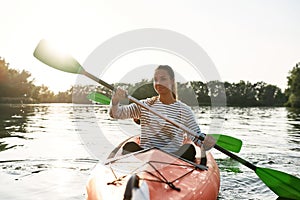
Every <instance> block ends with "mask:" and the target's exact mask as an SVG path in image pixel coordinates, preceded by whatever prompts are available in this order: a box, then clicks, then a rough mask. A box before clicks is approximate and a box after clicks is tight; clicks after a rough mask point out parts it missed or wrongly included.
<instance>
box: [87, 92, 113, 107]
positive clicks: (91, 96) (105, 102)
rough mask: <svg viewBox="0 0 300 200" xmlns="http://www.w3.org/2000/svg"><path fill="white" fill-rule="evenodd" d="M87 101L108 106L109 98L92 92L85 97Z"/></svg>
mask: <svg viewBox="0 0 300 200" xmlns="http://www.w3.org/2000/svg"><path fill="white" fill-rule="evenodd" d="M87 98H88V99H90V100H92V101H95V102H97V103H100V104H103V105H109V104H110V98H108V97H107V96H105V95H103V94H101V93H97V92H92V93H90V94H89V95H88V96H87Z"/></svg>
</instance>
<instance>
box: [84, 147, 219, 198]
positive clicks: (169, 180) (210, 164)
mask: <svg viewBox="0 0 300 200" xmlns="http://www.w3.org/2000/svg"><path fill="white" fill-rule="evenodd" d="M121 147H122V145H120V146H119V147H117V148H116V149H115V150H114V151H113V152H112V153H111V155H110V156H109V158H108V160H107V161H106V162H105V163H99V164H97V165H96V167H95V168H94V170H93V173H92V175H91V177H90V179H89V181H88V184H87V199H89V200H92V199H97V200H98V199H113V200H117V199H120V200H121V199H126V200H127V199H132V200H134V199H135V200H150V199H151V200H161V199H166V200H167V199H172V200H177V199H178V200H179V199H180V200H182V199H184V200H185V199H186V200H192V199H194V200H196V199H197V200H199V199H205V200H210V199H212V200H215V199H217V197H218V193H219V188H220V172H219V168H218V165H217V163H216V162H215V160H214V158H213V156H212V154H211V153H207V166H203V165H200V164H198V163H197V162H196V163H194V162H190V161H188V160H185V159H182V158H180V157H178V156H175V155H173V154H171V153H168V152H165V151H163V150H161V149H158V148H151V149H146V150H141V151H138V152H135V153H132V154H127V155H120V151H121V149H122V148H121Z"/></svg>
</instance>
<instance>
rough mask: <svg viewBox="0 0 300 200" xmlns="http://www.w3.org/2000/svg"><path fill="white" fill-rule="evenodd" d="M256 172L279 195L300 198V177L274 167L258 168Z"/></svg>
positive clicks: (287, 197)
mask: <svg viewBox="0 0 300 200" xmlns="http://www.w3.org/2000/svg"><path fill="white" fill-rule="evenodd" d="M255 173H256V174H257V175H258V176H259V178H260V179H261V180H262V181H263V182H264V183H265V184H266V185H267V186H268V187H269V188H270V189H271V190H272V191H273V192H274V193H275V194H277V195H278V196H279V197H281V198H285V199H300V179H299V178H297V177H295V176H292V175H290V174H287V173H284V172H280V171H277V170H274V169H268V168H259V167H258V168H257V169H256V170H255Z"/></svg>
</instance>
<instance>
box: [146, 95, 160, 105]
mask: <svg viewBox="0 0 300 200" xmlns="http://www.w3.org/2000/svg"><path fill="white" fill-rule="evenodd" d="M157 100H158V96H153V97H150V98H147V99H144V100H143V102H145V103H146V104H148V105H153V104H155V102H157Z"/></svg>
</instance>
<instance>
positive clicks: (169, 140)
mask: <svg viewBox="0 0 300 200" xmlns="http://www.w3.org/2000/svg"><path fill="white" fill-rule="evenodd" d="M141 103H143V104H146V105H148V106H150V107H151V108H152V109H154V110H155V111H157V112H159V113H161V114H163V115H164V116H166V117H168V118H169V119H171V120H173V121H176V122H178V123H180V124H182V125H183V126H185V127H187V128H189V129H190V130H191V131H193V132H194V133H198V134H199V135H201V136H203V134H201V131H200V128H199V126H198V124H197V122H196V119H195V116H194V113H193V112H192V110H191V108H190V107H189V106H187V105H186V104H184V103H182V102H181V101H176V102H175V103H172V104H163V103H162V102H160V100H159V98H148V99H145V100H141ZM110 115H111V117H113V118H116V119H127V118H139V119H140V121H141V137H140V138H141V140H140V145H141V147H142V148H151V147H158V148H160V149H162V150H165V151H167V152H175V151H176V150H178V148H179V147H180V146H181V145H182V144H183V143H182V142H183V139H184V135H185V132H184V131H183V130H181V129H179V128H177V127H175V126H174V125H172V124H170V123H169V122H167V121H165V120H164V119H161V118H160V117H158V116H156V115H154V114H152V113H150V112H149V111H148V110H146V109H145V108H142V107H140V106H139V105H137V104H135V103H132V104H129V105H122V106H120V105H119V104H117V105H111V107H110ZM190 138H191V139H192V140H193V139H194V137H190Z"/></svg>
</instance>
